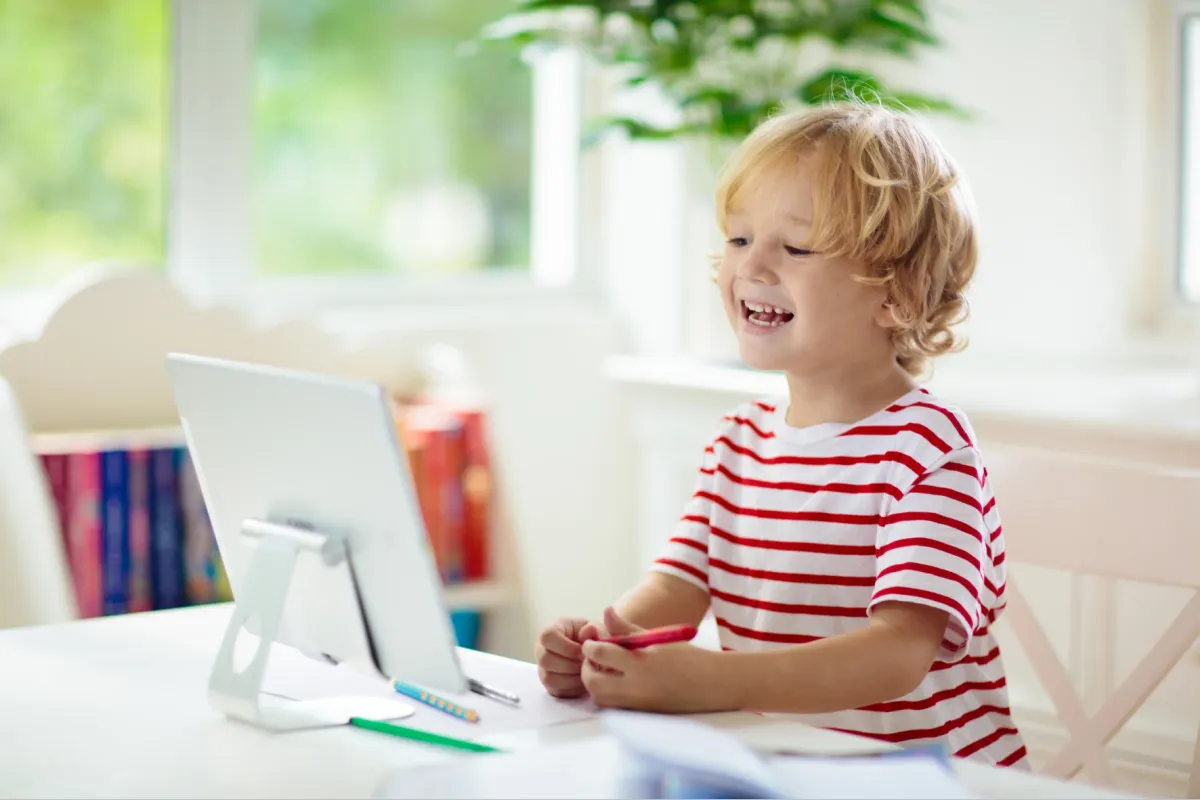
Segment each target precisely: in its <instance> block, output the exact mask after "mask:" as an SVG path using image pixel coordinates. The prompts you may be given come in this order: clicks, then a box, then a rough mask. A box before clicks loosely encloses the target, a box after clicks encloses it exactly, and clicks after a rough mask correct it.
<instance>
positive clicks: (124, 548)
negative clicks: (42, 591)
mask: <svg viewBox="0 0 1200 800" xmlns="http://www.w3.org/2000/svg"><path fill="white" fill-rule="evenodd" d="M100 470H101V502H102V516H101V527H102V530H103V542H104V550H103V555H104V557H103V564H102V567H101V571H102V574H103V576H104V614H105V615H108V614H124V613H125V612H126V611H128V610H129V459H128V454H127V453H126V451H124V450H106V451H105V452H104V453H103V454H102V455H101V461H100Z"/></svg>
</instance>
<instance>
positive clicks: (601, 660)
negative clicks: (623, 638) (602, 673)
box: [583, 641, 637, 672]
mask: <svg viewBox="0 0 1200 800" xmlns="http://www.w3.org/2000/svg"><path fill="white" fill-rule="evenodd" d="M583 655H584V658H586V659H587V660H588V661H590V662H592V663H594V664H596V665H597V666H598V667H601V668H603V669H606V670H616V671H617V672H624V671H625V670H627V669H629V668H630V667H631V666H632V665H633V663H634V660H635V659H636V658H637V655H636V654H635V653H632V652H630V651H629V650H626V649H625V648H624V647H621V646H620V645H615V644H609V643H608V642H594V641H593V642H584V644H583Z"/></svg>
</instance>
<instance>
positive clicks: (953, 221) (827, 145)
mask: <svg viewBox="0 0 1200 800" xmlns="http://www.w3.org/2000/svg"><path fill="white" fill-rule="evenodd" d="M809 154H813V155H815V156H816V159H815V161H816V163H815V165H814V166H815V175H814V195H815V196H814V197H813V202H814V210H815V219H814V220H813V224H812V230H811V239H810V240H809V241H808V242H807V243H806V245H807V246H808V247H810V248H812V249H813V250H814V251H816V252H819V253H822V254H825V255H829V256H844V257H848V258H851V259H854V260H856V261H859V262H861V263H863V264H865V265H866V266H867V269H868V270H869V272H868V274H866V275H861V276H858V280H860V281H863V282H864V283H869V284H872V285H876V286H884V287H886V288H887V294H888V301H889V303H890V304H891V308H892V314H893V316H894V318H895V321H896V327H895V328H894V329H893V333H892V341H893V344H894V346H895V348H896V358H897V361H898V363H899V364H900V365H901V366H902V367H903V368H904V369H905V370H906V371H907V372H908V373H909V374H911V375H914V376H918V377H919V376H922V375H925V374H927V373H928V371H929V360H930V359H931V358H934V357H936V356H939V355H943V354H945V353H950V352H955V351H957V350H960V349H962V347H963V346H965V341H964V340H963V339H962V338H961V337H960V336H958V335H956V333H955V331H954V328H955V326H957V325H958V324H960V323H961V322H963V321H964V320H965V319H966V318H967V314H968V308H967V298H966V294H965V292H966V288H967V286H968V284H969V283H970V282H971V278H972V277H973V275H974V273H975V263H976V260H977V258H978V254H977V242H976V237H977V234H976V222H975V210H974V203H973V201H972V199H971V196H970V192H969V190H968V189H967V187H966V184H965V182H964V180H963V177H962V175H961V173H960V172H959V170H958V167H957V166H956V165H955V163H954V161H953V160H952V159H951V158H950V156H949V155H948V154H947V153H946V151H945V150H944V149H943V147H942V145H941V143H940V142H939V141H938V140H937V138H936V137H935V136H934V135H933V134H932V133H931V132H929V131H928V130H926V129H925V127H924V126H923V125H922V124H921V123H920V122H919V121H918V120H917V119H916V118H915V117H913V116H911V115H909V114H906V113H903V112H900V111H894V110H892V109H889V108H885V107H882V106H879V105H872V104H869V103H866V102H857V101H855V102H846V103H837V104H832V105H828V106H822V107H820V108H818V109H816V110H812V111H797V112H791V113H786V114H780V115H778V116H776V117H773V118H771V119H769V120H767V121H766V122H764V123H762V124H761V125H760V126H759V127H758V128H756V129H755V130H754V132H753V133H751V134H750V136H749V137H747V138H746V140H745V141H744V142H743V143H742V144H741V145H740V146H739V147H738V149H737V150H736V151H735V152H734V154H733V155H732V156H731V158H730V159H729V161H728V162H727V163H726V165H725V169H724V170H723V172H722V175H721V179H720V181H719V184H718V186H717V192H716V201H717V203H716V207H717V216H718V221H719V223H720V226H721V230H722V231H724V232H726V233H728V230H727V227H726V215H727V213H728V212H729V211H730V210H731V209H732V208H734V207H735V206H736V204H737V202H738V198H739V195H740V194H741V193H742V192H743V190H744V189H745V187H747V186H748V185H753V184H755V183H756V182H757V181H758V180H760V179H762V178H764V177H767V176H770V177H771V178H773V179H778V177H779V175H780V173H781V171H783V170H787V169H791V168H794V165H795V164H796V163H797V161H798V160H799V159H800V158H802V157H804V156H806V155H809Z"/></svg>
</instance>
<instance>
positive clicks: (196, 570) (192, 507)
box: [179, 452, 215, 603]
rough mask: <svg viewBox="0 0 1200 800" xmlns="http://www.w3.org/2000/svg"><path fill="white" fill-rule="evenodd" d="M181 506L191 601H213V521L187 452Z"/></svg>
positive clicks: (181, 472) (182, 467) (181, 476)
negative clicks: (210, 521)
mask: <svg viewBox="0 0 1200 800" xmlns="http://www.w3.org/2000/svg"><path fill="white" fill-rule="evenodd" d="M179 508H180V511H181V513H182V516H183V576H184V586H185V587H186V588H185V591H186V593H187V599H188V602H189V603H211V602H212V601H213V599H214V596H215V595H214V591H213V588H214V587H213V574H212V547H213V545H212V540H213V532H212V525H211V524H210V523H209V519H208V511H207V510H206V509H205V507H204V495H203V493H202V492H201V490H200V481H199V480H198V478H197V476H196V468H195V465H194V464H193V463H192V459H191V458H190V457H189V456H188V455H187V453H186V452H185V453H184V456H183V459H182V461H181V463H180V468H179Z"/></svg>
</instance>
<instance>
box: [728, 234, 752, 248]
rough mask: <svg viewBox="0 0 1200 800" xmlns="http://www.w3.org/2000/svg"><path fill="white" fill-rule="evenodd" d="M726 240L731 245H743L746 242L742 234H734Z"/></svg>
mask: <svg viewBox="0 0 1200 800" xmlns="http://www.w3.org/2000/svg"><path fill="white" fill-rule="evenodd" d="M726 241H727V243H728V244H729V245H730V246H732V247H745V246H746V245H747V244H748V242H747V241H746V237H744V236H734V237H733V238H731V239H728V240H726Z"/></svg>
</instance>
